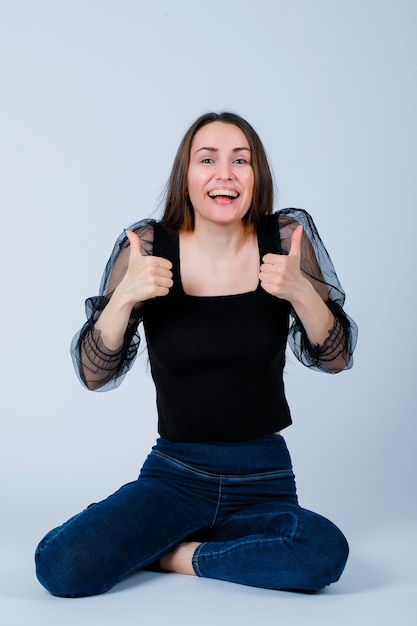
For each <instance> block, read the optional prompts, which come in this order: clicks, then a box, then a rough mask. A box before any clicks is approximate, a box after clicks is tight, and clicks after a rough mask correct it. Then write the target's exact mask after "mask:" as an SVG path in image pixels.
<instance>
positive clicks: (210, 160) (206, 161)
mask: <svg viewBox="0 0 417 626" xmlns="http://www.w3.org/2000/svg"><path fill="white" fill-rule="evenodd" d="M201 162H202V163H213V159H210V157H207V158H205V159H203V160H202V161H201Z"/></svg>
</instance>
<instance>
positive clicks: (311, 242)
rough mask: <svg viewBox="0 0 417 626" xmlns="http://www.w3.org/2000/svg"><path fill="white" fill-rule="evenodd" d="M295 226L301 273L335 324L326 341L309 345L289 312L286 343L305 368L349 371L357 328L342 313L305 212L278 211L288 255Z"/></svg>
mask: <svg viewBox="0 0 417 626" xmlns="http://www.w3.org/2000/svg"><path fill="white" fill-rule="evenodd" d="M299 224H302V226H303V239H302V250H301V270H302V272H303V274H304V275H305V277H306V278H307V279H308V280H309V281H310V282H311V284H312V285H313V287H314V288H315V289H316V291H317V292H318V293H319V294H320V296H321V297H322V298H323V300H324V301H325V303H326V304H327V306H328V307H329V309H330V310H331V312H332V313H333V315H334V318H335V322H334V325H333V328H331V329H329V336H328V337H327V339H326V341H325V342H324V343H323V344H322V345H313V344H311V343H310V342H309V340H308V337H307V334H306V332H305V330H304V327H303V325H302V324H301V322H300V320H299V318H298V317H297V315H296V313H295V311H294V310H293V311H292V318H293V322H292V325H291V328H290V333H289V337H288V343H289V345H290V347H291V349H292V351H293V353H294V354H295V356H296V357H297V359H298V360H299V361H300V362H301V363H303V365H306V366H307V367H311V368H312V369H316V370H319V371H324V372H329V373H336V372H339V371H341V370H344V369H350V368H351V367H352V365H353V357H352V354H353V351H354V348H355V345H356V341H357V335H358V328H357V325H356V324H355V322H354V321H353V320H352V319H351V318H350V317H349V316H348V315H347V314H346V313H345V312H344V310H343V305H344V302H345V292H344V290H343V288H342V285H341V284H340V282H339V279H338V277H337V275H336V272H335V269H334V267H333V263H332V261H331V259H330V256H329V254H328V252H327V250H326V248H325V246H324V244H323V242H322V240H321V238H320V235H319V233H318V232H317V229H316V227H315V224H314V222H313V220H312V218H311V216H310V215H309V214H308V213H307V212H306V211H303V210H301V209H283V210H281V211H278V228H279V237H280V243H281V248H282V251H283V252H284V253H285V254H288V252H289V249H290V243H291V236H292V233H293V232H294V230H295V229H296V228H297V226H298V225H299Z"/></svg>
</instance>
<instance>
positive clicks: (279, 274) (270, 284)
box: [259, 224, 306, 303]
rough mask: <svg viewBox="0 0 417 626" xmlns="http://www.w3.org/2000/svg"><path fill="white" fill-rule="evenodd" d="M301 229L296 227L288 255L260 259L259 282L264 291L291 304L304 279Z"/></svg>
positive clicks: (268, 256) (303, 284) (271, 255)
mask: <svg viewBox="0 0 417 626" xmlns="http://www.w3.org/2000/svg"><path fill="white" fill-rule="evenodd" d="M302 236H303V227H302V226H301V224H300V225H299V226H297V228H296V229H295V230H294V232H293V234H292V237H291V245H290V251H289V253H288V255H283V254H266V255H265V256H264V257H263V259H262V264H261V269H260V274H259V280H260V281H261V285H262V287H263V289H265V291H267V292H268V293H270V294H271V295H273V296H277V297H278V298H282V299H283V300H288V301H289V302H291V303H293V302H294V301H295V300H296V299H297V295H298V294H299V292H300V290H302V288H303V286H305V282H306V279H305V278H304V277H303V275H302V273H301V269H300V264H301V238H302Z"/></svg>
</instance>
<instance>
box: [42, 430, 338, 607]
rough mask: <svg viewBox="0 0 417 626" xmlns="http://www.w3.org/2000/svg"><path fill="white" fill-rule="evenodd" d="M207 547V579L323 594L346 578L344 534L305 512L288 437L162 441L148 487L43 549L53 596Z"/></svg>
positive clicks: (117, 496) (101, 587)
mask: <svg viewBox="0 0 417 626" xmlns="http://www.w3.org/2000/svg"><path fill="white" fill-rule="evenodd" d="M189 540H193V541H200V542H201V544H200V546H198V548H197V549H196V551H195V553H194V556H193V562H192V563H193V568H194V571H195V573H196V574H197V576H203V577H208V578H217V579H221V580H225V581H232V582H235V583H241V584H244V585H252V586H255V587H264V588H270V589H291V590H316V589H320V588H323V587H325V586H326V585H329V584H330V583H332V582H334V581H336V580H338V578H339V576H340V575H341V573H342V571H343V569H344V566H345V563H346V560H347V556H348V550H349V549H348V544H347V541H346V539H345V537H344V536H343V534H342V533H341V531H340V530H339V529H338V528H337V527H336V526H335V525H334V524H333V523H332V522H330V521H329V520H327V519H326V518H324V517H322V516H320V515H317V514H316V513H312V512H311V511H307V510H306V509H303V508H301V507H300V506H299V504H298V501H297V495H296V490H295V481H294V474H293V472H292V467H291V460H290V456H289V453H288V450H287V447H286V444H285V441H284V439H283V438H282V436H281V435H271V436H268V437H264V438H261V439H256V440H253V441H247V442H239V443H232V444H230V443H227V444H222V443H209V444H206V443H196V444H194V443H192V444H190V443H172V442H170V441H167V440H164V439H158V441H157V443H156V445H155V446H154V448H153V449H152V452H151V453H150V455H149V457H148V458H147V460H146V461H145V464H144V466H143V468H142V470H141V473H140V476H139V478H138V480H136V481H134V482H132V483H129V484H127V485H125V486H123V487H122V488H121V489H119V490H118V491H117V492H116V493H114V494H113V495H111V496H110V497H109V498H107V499H106V500H103V501H102V502H99V503H97V504H94V505H90V506H89V507H88V508H87V509H85V510H84V511H82V512H81V513H79V514H78V515H76V516H74V517H73V518H71V519H70V520H69V521H67V522H66V523H65V524H63V525H62V526H60V527H59V528H56V529H54V530H52V531H50V532H49V533H48V534H47V535H46V537H45V538H44V539H43V540H42V541H41V543H40V544H39V546H38V548H37V550H36V567H37V576H38V579H39V581H40V582H41V584H42V585H43V586H44V587H45V588H46V589H47V590H48V591H50V592H51V593H52V594H54V595H58V596H66V597H77V596H88V595H94V594H99V593H103V592H105V591H107V590H109V589H111V588H112V587H113V586H114V585H115V584H116V583H118V582H119V581H121V580H122V579H123V578H124V577H126V576H127V575H128V574H130V573H132V572H134V571H137V570H140V569H146V568H149V567H151V568H152V567H155V565H156V564H157V562H158V559H159V558H160V557H161V556H162V555H163V554H165V553H167V552H170V551H171V550H173V549H174V548H175V547H176V546H177V545H178V544H180V543H181V542H183V541H189Z"/></svg>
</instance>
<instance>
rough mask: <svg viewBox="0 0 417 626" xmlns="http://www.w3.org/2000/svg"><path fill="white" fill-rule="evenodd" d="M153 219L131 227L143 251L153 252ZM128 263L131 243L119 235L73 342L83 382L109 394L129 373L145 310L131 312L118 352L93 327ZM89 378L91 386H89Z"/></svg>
mask: <svg viewBox="0 0 417 626" xmlns="http://www.w3.org/2000/svg"><path fill="white" fill-rule="evenodd" d="M154 224H155V221H154V220H142V221H140V222H137V223H135V224H133V225H132V226H130V227H129V230H133V231H134V232H136V234H137V235H138V236H139V238H140V240H141V246H142V251H143V253H144V254H147V255H151V254H152V252H153V231H154V229H153V226H154ZM128 261H129V242H128V239H127V237H126V235H125V234H124V233H122V234H121V235H119V237H118V238H117V241H116V243H115V245H114V248H113V251H112V253H111V256H110V258H109V260H108V261H107V264H106V267H105V269H104V273H103V277H102V279H101V284H100V289H99V295H98V296H93V297H91V298H88V299H87V300H86V302H85V311H86V315H87V321H86V323H85V324H84V326H83V327H82V328H81V330H80V331H79V332H78V333H77V334H76V335H75V337H74V338H73V340H72V343H71V356H72V360H73V364H74V368H75V371H76V373H77V375H78V377H79V379H80V381H81V383H82V384H83V385H84V386H85V387H87V388H88V389H97V390H98V391H108V390H110V389H114V388H115V387H118V386H119V385H120V383H121V382H122V380H123V378H124V377H125V375H126V374H127V372H128V371H129V370H130V368H131V367H132V365H133V362H134V360H135V358H136V354H137V351H138V348H139V344H140V336H139V332H138V325H139V323H140V321H141V320H142V309H141V308H140V307H136V308H133V309H132V312H131V315H130V320H129V323H128V326H127V328H126V332H125V336H124V341H123V343H122V345H121V346H120V347H119V348H118V349H117V350H109V349H108V348H107V347H106V346H105V345H104V343H103V341H102V339H101V333H100V331H98V330H96V329H95V328H94V324H95V322H96V320H97V318H98V317H99V315H100V313H101V312H102V310H103V309H104V308H105V306H106V305H107V303H108V302H109V300H110V298H111V295H112V293H113V291H114V290H115V288H116V287H117V285H118V284H119V283H120V281H121V280H122V278H123V276H124V275H125V273H126V270H127V265H128ZM87 378H88V383H89V384H88V385H87Z"/></svg>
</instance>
